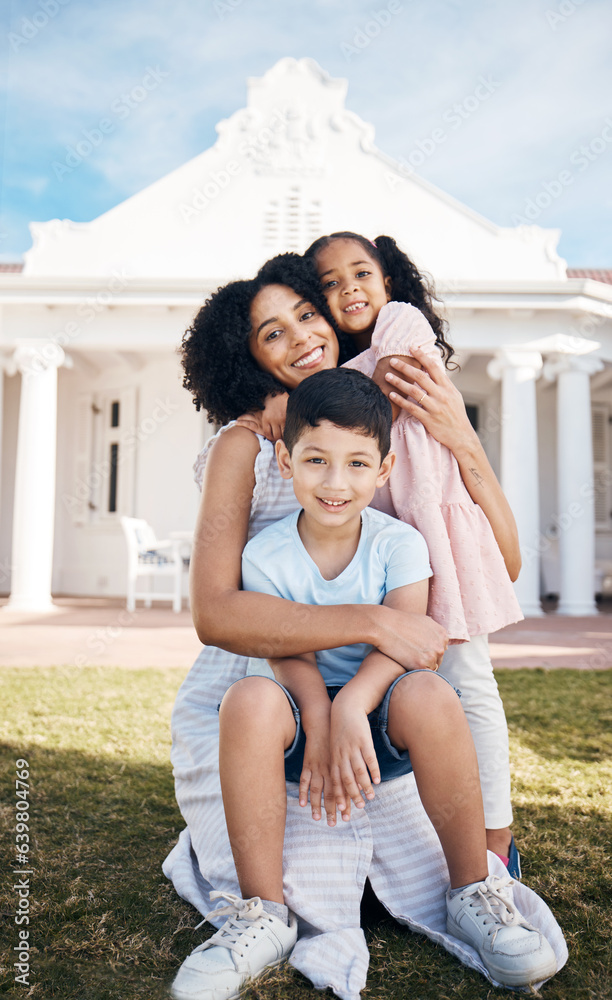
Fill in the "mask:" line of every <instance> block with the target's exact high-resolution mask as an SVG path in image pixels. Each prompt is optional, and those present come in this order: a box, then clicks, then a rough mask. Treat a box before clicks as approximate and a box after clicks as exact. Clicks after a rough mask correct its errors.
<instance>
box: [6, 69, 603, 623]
mask: <svg viewBox="0 0 612 1000" xmlns="http://www.w3.org/2000/svg"><path fill="white" fill-rule="evenodd" d="M345 95H346V82H345V81H344V80H333V79H331V78H330V77H329V76H328V75H327V74H326V73H325V72H324V71H323V70H322V69H320V67H319V66H317V65H316V64H315V63H314V62H312V61H311V60H308V59H302V60H295V59H282V60H281V61H280V62H279V63H277V64H276V66H274V67H273V68H272V69H271V70H270V71H269V72H267V73H266V74H265V76H263V77H262V78H261V79H253V80H250V81H249V85H248V101H247V107H246V108H244V109H242V110H240V111H237V112H236V113H235V114H233V115H232V116H231V118H229V119H227V120H226V121H222V122H220V123H219V125H218V127H217V131H218V135H219V137H218V140H217V142H216V143H215V145H214V146H213V147H212V148H211V149H208V150H206V151H205V152H203V153H201V154H200V155H199V156H197V157H195V158H194V159H193V160H191V161H190V162H188V163H186V164H184V165H183V166H182V167H180V168H179V169H177V170H175V171H174V172H173V173H171V174H169V175H168V176H167V177H163V178H162V179H161V180H159V181H157V182H156V183H154V184H152V185H151V186H150V187H148V188H146V189H145V190H143V191H140V192H139V193H138V194H136V195H134V196H133V197H132V198H129V199H128V200H127V201H125V202H123V203H122V204H120V205H117V206H116V207H115V208H113V209H111V210H110V211H109V212H107V213H105V214H104V215H102V216H100V217H99V218H97V219H94V221H93V222H90V223H74V222H70V221H68V220H64V221H59V220H54V221H52V222H46V223H33V224H32V227H31V229H32V237H33V247H32V249H31V250H29V251H28V252H27V253H26V254H25V260H24V263H23V266H22V267H21V266H20V265H5V266H4V267H2V268H0V270H1V272H2V273H0V315H1V324H0V359H1V361H2V366H3V369H4V373H3V377H2V378H1V379H0V390H2V401H1V405H0V414H1V416H2V433H1V443H2V454H1V483H0V501H1V511H2V518H1V527H0V590H2V591H3V592H5V593H10V595H11V596H10V601H9V607H11V608H13V609H16V610H19V609H23V610H41V609H45V608H49V607H50V603H51V598H50V594H51V592H53V593H54V594H75V595H120V594H123V593H125V579H126V552H125V543H124V540H123V536H122V533H121V530H120V525H119V523H118V519H119V517H120V516H121V514H131V515H134V516H138V517H143V518H146V520H148V521H149V522H150V523H151V524H152V525H153V526H154V528H155V529H156V531H157V533H158V536H159V537H161V536H165V535H167V534H168V533H169V532H170V531H171V530H176V529H184V530H187V529H189V528H191V527H192V526H193V523H194V518H195V513H196V507H197V492H196V489H195V487H194V486H193V484H192V481H191V465H192V462H193V460H194V457H195V455H196V453H197V452H198V450H199V449H200V448H201V446H202V444H203V442H204V440H205V439H206V436H207V435H208V434H209V433H210V430H211V429H210V425H209V424H207V422H206V420H205V417H204V416H203V415H202V414H197V413H196V411H195V408H194V407H193V406H192V404H191V398H190V396H189V395H188V393H187V392H186V391H185V390H184V389H183V388H182V387H181V370H180V366H179V361H178V358H177V355H176V347H177V344H178V343H179V341H180V338H181V335H182V332H183V330H184V329H185V328H186V327H187V326H188V325H189V322H190V319H191V317H192V316H193V315H194V313H195V312H196V310H197V309H198V307H199V305H200V304H201V303H202V301H203V300H204V298H205V297H206V296H207V294H208V293H209V292H211V291H212V290H214V289H215V288H216V287H217V286H218V285H220V284H223V283H225V282H226V281H228V280H231V279H233V278H236V277H244V276H250V275H251V274H253V273H254V271H255V270H256V268H257V267H258V266H259V265H260V264H261V263H262V262H263V261H264V260H265V259H267V258H268V257H270V256H272V255H273V254H275V253H277V252H280V251H283V250H298V251H301V250H303V249H304V248H305V247H306V246H307V245H308V244H309V243H310V242H311V240H312V239H314V238H315V237H317V236H319V235H320V234H321V233H325V232H331V231H334V230H338V229H352V230H356V231H357V232H362V233H365V234H366V235H368V236H371V237H374V236H376V235H377V234H379V233H389V234H391V235H393V236H395V237H396V239H397V240H398V241H399V242H400V244H401V245H402V246H403V247H404V249H406V251H407V252H408V253H409V254H410V256H411V257H412V258H413V259H414V260H415V262H416V263H417V265H418V266H419V267H420V268H422V269H424V270H426V271H428V272H429V273H430V274H431V275H433V276H434V278H435V282H436V286H437V289H438V291H439V293H440V295H441V297H442V298H443V300H444V302H445V305H446V311H447V315H448V319H449V321H450V331H451V339H452V341H453V343H454V345H455V346H456V348H457V350H458V352H459V360H460V363H461V366H462V370H461V373H460V374H459V375H458V376H457V384H458V386H459V387H460V389H461V390H462V392H463V393H464V396H465V399H466V402H467V403H468V404H469V405H470V407H471V408H472V409H471V411H470V412H471V414H472V416H473V418H474V420H476V421H477V426H478V430H479V433H480V434H481V436H482V440H483V442H484V446H485V448H486V450H487V452H488V454H489V456H490V458H491V460H492V462H493V465H494V467H495V468H496V470H497V471H498V473H499V475H500V477H501V479H502V483H503V485H504V488H505V490H506V492H507V495H508V497H509V499H510V502H511V503H512V505H513V508H514V511H515V513H516V516H517V520H518V523H519V531H520V537H521V544H522V548H523V570H522V573H521V576H520V579H519V581H518V584H517V591H518V593H519V597H520V600H521V603H522V605H523V609H524V611H525V612H526V613H527V614H537V613H539V611H540V604H539V599H540V595H541V594H542V593H547V592H555V593H558V594H559V595H560V611H561V612H565V613H566V614H586V613H590V612H592V611H594V610H595V604H594V593H595V590H596V589H597V588H598V587H600V586H601V581H600V582H599V583H596V582H595V581H596V574H595V560H596V559H597V562H598V566H599V568H600V569H601V568H602V567H603V568H604V570H605V569H606V565H607V562H608V561H609V562H610V564H611V565H612V515H611V510H612V491H611V483H612V475H611V473H610V467H611V462H612V455H611V447H612V445H611V442H610V433H609V425H610V419H611V416H610V414H611V411H612V272H609V271H607V272H604V271H602V272H587V271H567V269H566V265H565V262H564V261H563V260H561V259H560V257H559V256H558V255H557V252H556V245H557V241H558V236H559V233H558V231H557V230H544V229H541V228H539V227H538V226H523V225H521V226H519V227H517V228H500V227H499V226H496V225H494V224H493V223H491V222H489V221H488V220H487V219H485V218H483V217H481V216H480V215H478V214H477V213H475V212H473V211H472V210H471V209H469V208H467V207H466V206H465V205H462V204H460V203H459V202H457V201H456V200H454V199H453V198H451V197H449V196H448V195H446V194H444V192H442V191H439V190H438V189H437V188H435V187H433V186H432V185H431V184H429V183H427V182H426V181H424V180H422V179H421V178H419V177H418V175H417V174H416V173H414V171H413V170H412V168H406V167H405V166H402V165H400V164H398V163H396V162H394V161H393V160H391V159H390V158H389V157H388V156H385V154H384V153H382V152H381V151H380V150H378V149H377V148H376V146H375V145H374V130H373V128H372V126H371V125H368V124H367V123H365V122H363V121H362V120H361V119H360V118H359V117H358V116H357V115H355V114H354V113H353V112H351V111H347V110H346V108H345V106H344V99H345ZM591 428H593V430H591ZM593 476H595V479H593ZM600 577H601V572H600Z"/></svg>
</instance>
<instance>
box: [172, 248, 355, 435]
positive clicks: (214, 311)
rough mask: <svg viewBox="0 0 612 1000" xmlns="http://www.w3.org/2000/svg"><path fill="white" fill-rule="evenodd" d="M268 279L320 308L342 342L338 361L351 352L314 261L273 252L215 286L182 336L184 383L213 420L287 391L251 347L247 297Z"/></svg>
mask: <svg viewBox="0 0 612 1000" xmlns="http://www.w3.org/2000/svg"><path fill="white" fill-rule="evenodd" d="M267 285H286V286H287V287H289V288H291V289H292V290H293V291H294V292H296V294H298V295H299V296H300V297H301V298H304V299H307V300H308V302H311V303H312V305H313V306H314V307H315V308H316V309H317V310H318V311H319V312H321V314H322V315H323V316H324V318H325V319H326V320H327V322H328V323H329V324H330V326H331V327H332V329H333V330H334V331H335V332H336V335H337V336H338V339H339V341H340V343H341V357H340V361H341V362H342V361H344V360H347V359H348V358H349V357H352V356H353V354H354V351H353V350H352V347H351V345H350V343H349V338H347V337H346V336H345V335H342V334H338V331H337V329H336V325H335V323H334V321H333V319H332V316H331V313H330V311H329V308H328V306H327V302H326V301H325V296H324V295H323V294H322V291H321V283H320V281H319V279H318V276H317V274H316V271H315V270H314V267H313V265H312V263H311V262H310V261H306V260H305V259H304V258H303V257H300V255H299V254H295V253H285V254H280V255H279V256H278V257H273V258H272V259H271V260H269V261H268V262H267V263H266V264H264V265H263V267H262V268H261V269H260V270H259V271H258V273H257V274H256V276H255V277H254V278H253V279H252V280H250V281H232V282H230V284H228V285H224V286H223V287H222V288H219V289H218V290H217V291H216V292H214V293H213V295H211V297H210V298H209V299H208V300H207V301H206V302H205V303H204V305H203V306H202V308H201V309H200V311H199V312H198V314H197V315H196V317H195V319H194V320H193V323H192V324H191V326H190V327H189V329H188V330H186V332H185V334H184V336H183V339H182V343H181V348H180V354H181V364H182V366H183V371H184V373H185V374H184V377H183V386H184V387H185V389H188V390H189V392H191V394H192V395H193V402H194V404H195V407H196V409H197V410H200V409H201V408H204V409H205V410H206V411H207V415H208V419H209V421H210V422H211V423H212V422H213V421H214V422H217V423H221V424H224V423H227V421H228V420H235V419H236V417H239V416H240V415H241V414H242V413H247V412H249V411H253V410H263V408H264V406H265V400H266V396H276V395H278V394H279V393H281V392H286V391H287V387H286V386H284V385H282V383H281V382H279V381H278V380H277V379H275V378H274V377H273V376H272V375H270V374H269V372H266V371H264V370H263V369H262V368H260V367H259V366H258V365H257V362H256V361H255V359H254V358H253V356H252V354H251V352H250V350H249V337H250V335H251V329H252V328H251V318H250V308H251V303H252V302H253V299H254V298H255V296H256V295H257V293H258V292H260V291H261V289H262V288H265V287H266V286H267ZM343 348H344V349H343Z"/></svg>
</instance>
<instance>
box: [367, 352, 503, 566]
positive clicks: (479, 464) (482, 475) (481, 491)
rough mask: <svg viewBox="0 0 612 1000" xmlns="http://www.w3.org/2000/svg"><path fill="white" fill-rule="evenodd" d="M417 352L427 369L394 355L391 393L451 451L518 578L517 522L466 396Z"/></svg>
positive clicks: (468, 489) (389, 374)
mask: <svg viewBox="0 0 612 1000" xmlns="http://www.w3.org/2000/svg"><path fill="white" fill-rule="evenodd" d="M414 356H415V358H416V359H417V361H419V362H420V363H421V365H422V369H420V370H419V369H418V368H413V367H412V366H411V365H406V364H405V363H404V362H403V361H400V360H399V359H391V364H392V366H393V368H394V369H395V371H396V372H397V374H395V375H393V374H391V373H388V374H387V375H386V376H385V377H386V379H387V381H388V382H389V383H390V384H391V385H393V386H394V389H395V390H399V391H394V392H392V393H391V395H390V397H389V398H390V400H391V401H392V402H393V403H395V404H396V405H397V406H399V407H400V408H401V409H402V410H405V411H406V413H409V414H410V416H411V417H416V419H417V420H420V421H421V423H422V424H423V427H424V428H425V430H426V431H428V432H429V434H431V436H432V437H434V438H435V439H436V440H437V441H439V442H440V444H442V445H445V446H446V447H447V448H448V449H449V450H450V451H452V453H453V455H454V456H455V458H456V459H457V462H458V465H459V470H460V472H461V476H462V478H463V482H464V483H465V486H466V489H467V491H468V493H469V494H470V496H471V498H472V500H473V501H474V503H477V504H478V505H479V506H480V507H481V509H482V510H483V512H484V514H485V516H486V517H487V519H488V521H489V524H490V525H491V528H492V530H493V534H494V535H495V540H496V542H497V544H498V546H499V550H500V552H501V554H502V556H503V558H504V562H505V564H506V569H507V570H508V575H509V577H510V579H511V580H512V581H513V582H514V580H516V578H517V577H518V575H519V572H520V569H521V550H520V546H519V539H518V531H517V528H516V523H515V520H514V516H513V514H512V511H511V509H510V505H509V503H508V501H507V500H506V497H505V496H504V493H503V491H502V488H501V486H500V485H499V483H498V481H497V478H496V476H495V473H494V472H493V469H492V468H491V465H490V463H489V460H488V458H487V456H486V454H485V451H484V448H483V447H482V444H481V441H480V438H479V437H478V435H477V433H476V431H475V430H474V428H473V427H472V425H471V424H470V422H469V420H468V415H467V413H466V409H465V403H464V402H463V396H462V395H461V393H460V392H459V390H458V389H457V388H456V387H455V386H454V385H453V383H452V382H451V380H450V379H449V377H448V375H447V374H446V372H444V371H442V370H441V369H440V367H439V365H436V363H435V362H433V361H432V360H431V359H430V358H428V357H427V355H426V354H425V353H424V352H423V351H421V350H419V349H417V348H415V350H414ZM400 376H401V377H400ZM400 393H404V395H400Z"/></svg>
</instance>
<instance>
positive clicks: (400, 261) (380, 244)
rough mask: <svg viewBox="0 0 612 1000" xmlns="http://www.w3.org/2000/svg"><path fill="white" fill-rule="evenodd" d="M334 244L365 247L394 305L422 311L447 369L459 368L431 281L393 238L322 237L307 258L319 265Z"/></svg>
mask: <svg viewBox="0 0 612 1000" xmlns="http://www.w3.org/2000/svg"><path fill="white" fill-rule="evenodd" d="M334 240H355V242H356V243H359V244H360V246H361V247H363V249H364V250H365V251H366V253H368V254H369V255H370V257H373V258H374V260H375V261H376V262H377V263H378V264H379V265H380V267H381V268H382V272H383V274H384V275H385V277H389V278H391V298H392V299H393V301H394V302H408V303H410V305H412V306H415V307H416V308H417V309H419V310H420V311H421V312H422V313H423V315H424V317H425V319H426V320H427V322H428V323H429V325H430V326H431V328H432V330H433V332H434V334H435V336H436V344H437V345H438V347H439V349H440V353H441V355H442V357H443V359H444V364H445V366H446V367H447V368H457V367H458V366H457V365H456V363H455V362H454V361H451V359H452V356H453V354H454V353H455V352H454V350H453V348H452V347H451V345H450V344H449V343H448V341H447V340H446V336H445V335H446V331H447V327H448V324H447V323H446V321H445V320H443V319H442V318H441V317H440V316H438V314H437V313H436V311H435V309H434V306H433V303H434V301H438V300H437V297H436V294H435V291H434V288H433V283H432V281H431V278H429V276H425V275H423V274H421V273H420V272H419V271H418V269H417V268H416V267H415V265H414V264H413V263H412V261H411V260H410V258H409V257H408V256H407V254H405V253H404V252H403V250H400V248H399V247H398V245H397V243H396V242H395V240H394V239H393V238H392V237H391V236H377V237H376V239H375V240H374V242H372V241H371V240H368V239H366V237H365V236H360V235H359V233H350V232H344V233H330V235H329V236H321V237H319V239H318V240H315V241H314V243H312V244H311V246H309V247H308V250H307V251H306V253H305V254H304V256H305V257H307V258H310V259H311V260H313V261H315V260H316V257H317V254H318V253H319V251H320V250H322V249H323V248H324V247H326V246H328V245H329V244H330V243H332V242H333V241H334Z"/></svg>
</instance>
